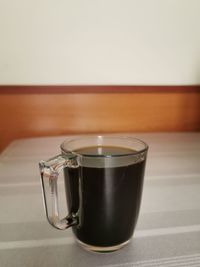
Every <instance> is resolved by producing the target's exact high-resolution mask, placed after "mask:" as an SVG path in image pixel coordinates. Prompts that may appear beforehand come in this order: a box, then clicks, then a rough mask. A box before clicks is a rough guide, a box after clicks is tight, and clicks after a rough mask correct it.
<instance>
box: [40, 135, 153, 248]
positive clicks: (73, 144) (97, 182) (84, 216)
mask: <svg viewBox="0 0 200 267" xmlns="http://www.w3.org/2000/svg"><path fill="white" fill-rule="evenodd" d="M147 150H148V146H147V144H145V143H144V142H143V141H141V140H139V139H136V138H132V137H124V136H82V137H75V138H73V139H71V140H65V141H64V142H63V143H62V144H61V154H60V155H58V156H56V157H54V158H51V159H49V160H47V161H41V162H40V164H39V165H40V173H41V182H42V192H43V201H44V207H45V212H46V216H47V219H48V221H49V223H50V224H51V225H52V226H53V227H55V228H57V229H62V230H63V229H67V228H68V227H71V226H72V230H73V233H74V235H75V238H76V240H77V242H78V243H79V244H81V245H82V246H83V247H84V248H85V249H87V250H91V251H96V252H111V251H114V250H117V249H119V248H121V247H123V246H124V245H126V244H127V243H128V242H129V241H130V239H131V237H132V235H133V232H134V228H135V225H136V222H137V219H138V215H139V209H140V203H141V197H142V188H143V179H144V170H145V162H146V156H147ZM62 170H63V171H64V181H65V191H66V198H67V206H68V211H69V214H68V215H67V216H66V217H65V218H63V219H60V217H59V209H58V190H57V180H58V176H59V173H60V172H61V171H62ZM46 181H47V182H48V187H49V189H50V193H49V196H48V195H47V192H46V183H45V182H46ZM48 198H50V202H51V203H50V205H47V204H48V203H47V202H48V201H47V199H48Z"/></svg>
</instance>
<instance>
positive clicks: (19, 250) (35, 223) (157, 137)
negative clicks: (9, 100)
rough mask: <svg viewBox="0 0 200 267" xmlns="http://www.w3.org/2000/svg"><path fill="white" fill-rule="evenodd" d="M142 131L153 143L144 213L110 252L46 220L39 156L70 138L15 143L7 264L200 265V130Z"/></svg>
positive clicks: (3, 186)
mask: <svg viewBox="0 0 200 267" xmlns="http://www.w3.org/2000/svg"><path fill="white" fill-rule="evenodd" d="M134 136H137V137H139V138H141V139H143V140H144V141H146V142H147V143H148V144H149V146H150V150H149V155H148V161H147V168H146V176H145V183H144V191H143V200H142V206H141V212H140V216H139V221H138V224H137V228H136V231H135V234H134V238H133V239H132V241H131V243H130V244H129V245H128V246H126V247H125V248H123V249H121V250H119V251H117V252H114V253H110V254H97V253H90V252H87V251H85V250H83V249H82V248H80V247H79V246H78V245H77V244H76V243H75V241H74V239H73V235H72V232H71V230H66V231H57V230H55V229H53V228H52V227H51V226H50V225H48V223H47V221H46V218H45V215H44V210H43V203H42V196H41V188H40V183H39V170H38V161H39V160H40V159H47V158H49V157H51V156H53V155H56V154H58V153H59V144H60V143H61V142H62V141H63V140H64V139H65V137H63V136H59V137H47V138H33V139H23V140H17V141H14V142H13V143H11V144H10V145H9V146H8V147H7V148H6V149H5V150H4V151H3V153H2V154H1V155H0V212H1V215H0V267H10V266H12V267H13V266H16V267H18V266H20V267H22V266H27V267H33V266H34V267H36V266H37V267H38V266H40V267H43V266H48V267H51V266H60V267H64V266H65V267H66V266H71V267H72V266H75V267H79V266H82V267H85V266H87V267H89V266H107V267H111V266H113V267H114V266H116V267H117V266H127V267H131V266H132V267H136V266H144V267H147V266H151V267H152V266H170V267H172V266H176V267H177V266H193V267H194V266H200V134H199V133H158V134H137V135H134ZM60 196H61V201H62V198H64V191H63V187H62V184H61V185H60ZM63 204H64V201H63ZM65 209H66V207H64V205H62V213H63V214H64V213H66V210H65Z"/></svg>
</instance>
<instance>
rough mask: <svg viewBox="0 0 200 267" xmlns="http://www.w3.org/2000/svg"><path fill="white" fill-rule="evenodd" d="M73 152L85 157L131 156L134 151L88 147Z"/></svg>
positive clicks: (122, 148)
mask: <svg viewBox="0 0 200 267" xmlns="http://www.w3.org/2000/svg"><path fill="white" fill-rule="evenodd" d="M75 152H76V153H78V154H82V155H86V156H87V155H93V156H123V155H130V154H133V153H135V152H136V150H133V149H130V148H126V147H118V146H89V147H84V148H80V149H77V150H75Z"/></svg>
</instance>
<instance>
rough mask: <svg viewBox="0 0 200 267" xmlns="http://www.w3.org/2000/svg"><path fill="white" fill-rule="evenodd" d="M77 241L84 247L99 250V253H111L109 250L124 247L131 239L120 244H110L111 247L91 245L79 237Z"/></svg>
mask: <svg viewBox="0 0 200 267" xmlns="http://www.w3.org/2000/svg"><path fill="white" fill-rule="evenodd" d="M76 241H77V243H78V244H79V245H80V246H81V247H82V248H84V249H85V250H87V251H92V252H98V253H109V252H114V251H116V250H118V249H120V248H123V247H124V246H126V245H127V244H128V243H129V242H130V239H129V240H127V241H125V242H123V243H121V244H118V245H115V246H109V247H98V246H93V245H89V244H86V243H84V242H82V241H80V240H79V239H76Z"/></svg>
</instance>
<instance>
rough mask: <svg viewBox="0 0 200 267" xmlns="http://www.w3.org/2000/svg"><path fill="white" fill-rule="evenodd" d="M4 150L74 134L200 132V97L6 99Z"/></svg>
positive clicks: (0, 113)
mask: <svg viewBox="0 0 200 267" xmlns="http://www.w3.org/2000/svg"><path fill="white" fill-rule="evenodd" d="M0 122H1V131H0V135H1V138H0V148H1V149H2V148H3V147H5V146H6V145H7V144H8V143H9V142H10V141H12V140H14V139H16V138H22V137H33V136H47V135H60V134H69V133H105V132H138V131H145V132H149V131H197V130H200V93H198V92H191V93H189V94H188V93H166V92H165V93H158V92H157V93H124V94H122V93H121V94H119V93H115V94H113V93H107V94H97V93H87V94H39V95H37V94H19V95H18V94H14V95H13V94H12V95H10V94H8V95H7V94H2V95H0Z"/></svg>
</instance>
